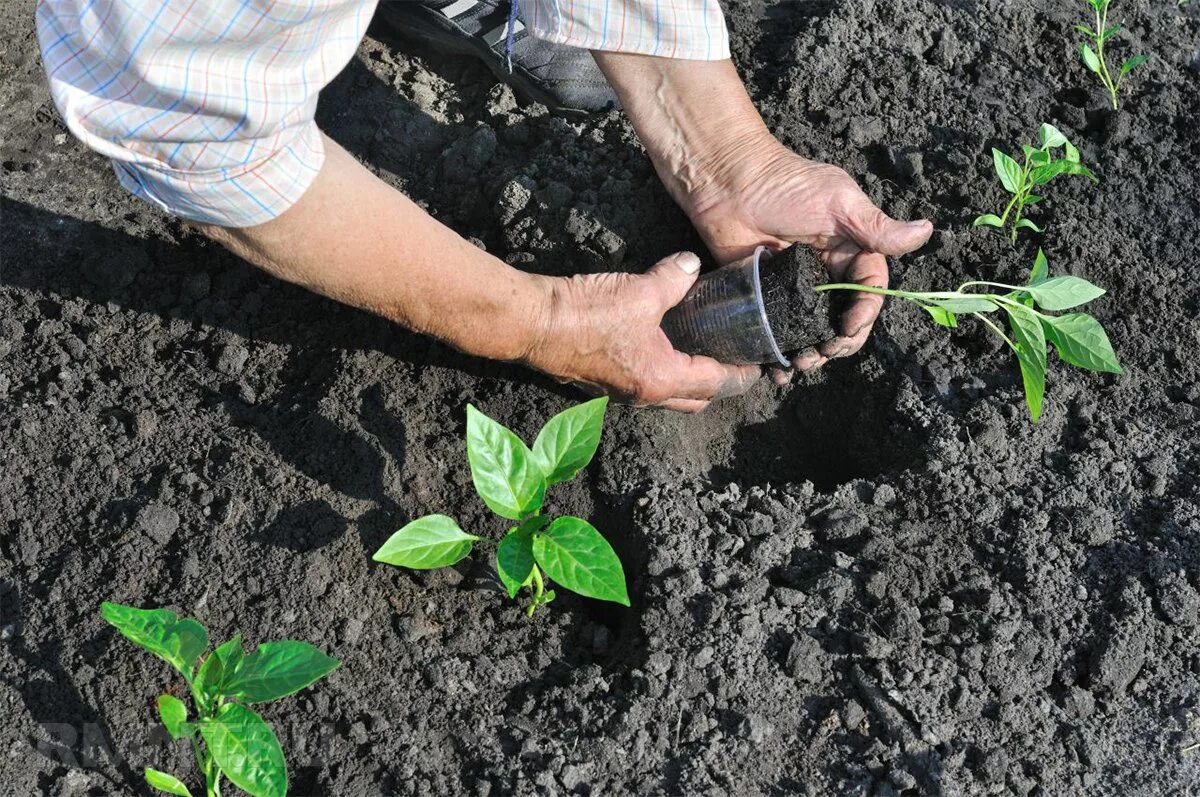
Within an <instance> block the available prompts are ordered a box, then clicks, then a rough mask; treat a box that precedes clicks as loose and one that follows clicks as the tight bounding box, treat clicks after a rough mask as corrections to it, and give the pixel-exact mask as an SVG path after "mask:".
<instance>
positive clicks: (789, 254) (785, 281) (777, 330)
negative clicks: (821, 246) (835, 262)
mask: <svg viewBox="0 0 1200 797" xmlns="http://www.w3.org/2000/svg"><path fill="white" fill-rule="evenodd" d="M759 274H760V281H761V284H762V294H763V304H764V305H765V306H766V308H767V321H768V322H770V325H771V334H772V335H774V336H775V344H776V345H777V346H779V348H780V350H781V351H783V352H785V353H790V352H795V351H800V350H802V349H807V348H809V347H811V346H815V345H817V344H818V343H822V342H824V341H826V340H829V339H830V338H832V337H833V336H834V334H835V333H834V329H835V328H836V324H837V318H836V316H835V314H834V313H833V311H832V310H831V309H830V301H829V297H828V295H827V294H824V293H816V292H814V291H813V288H814V287H815V286H817V285H820V284H821V283H823V282H828V281H829V277H828V275H827V274H826V273H825V269H824V267H822V265H821V262H820V261H819V260H818V259H817V258H816V256H815V255H814V254H813V251H812V249H810V248H809V247H807V246H803V245H801V244H797V245H795V246H789V247H788V248H787V249H784V250H783V251H782V252H778V253H777V254H775V255H774V256H773V257H771V258H768V259H767V260H764V261H763V262H762V263H760V264H759Z"/></svg>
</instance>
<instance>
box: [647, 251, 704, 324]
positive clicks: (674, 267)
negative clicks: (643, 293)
mask: <svg viewBox="0 0 1200 797" xmlns="http://www.w3.org/2000/svg"><path fill="white" fill-rule="evenodd" d="M699 273H700V258H698V257H696V256H695V255H694V254H692V253H691V252H676V253H675V254H673V255H667V256H666V257H664V258H663V259H662V260H660V261H658V262H657V263H655V264H654V265H653V266H651V267H650V268H649V270H648V271H646V278H647V279H649V280H652V282H653V285H654V291H655V295H656V296H657V298H658V301H659V306H660V308H661V309H662V311H663V312H664V313H665V312H666V311H668V310H670V309H671V308H672V307H674V306H675V305H677V304H679V303H680V302H681V301H683V297H684V296H686V295H687V292H688V289H689V288H691V287H692V285H693V283H695V282H696V275H697V274H699Z"/></svg>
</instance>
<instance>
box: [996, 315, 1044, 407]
mask: <svg viewBox="0 0 1200 797" xmlns="http://www.w3.org/2000/svg"><path fill="white" fill-rule="evenodd" d="M1005 309H1006V310H1007V311H1008V321H1009V326H1010V327H1012V331H1013V342H1014V343H1016V345H1017V362H1018V363H1020V365H1021V381H1022V382H1023V383H1024V385H1025V403H1026V404H1027V405H1028V406H1029V415H1030V417H1031V418H1033V422H1034V423H1037V420H1038V418H1040V417H1041V416H1042V400H1043V399H1044V398H1045V395H1046V336H1045V333H1043V332H1042V325H1041V323H1039V321H1038V318H1037V316H1035V315H1034V314H1033V311H1031V310H1029V309H1028V308H1026V307H1014V306H1012V305H1005Z"/></svg>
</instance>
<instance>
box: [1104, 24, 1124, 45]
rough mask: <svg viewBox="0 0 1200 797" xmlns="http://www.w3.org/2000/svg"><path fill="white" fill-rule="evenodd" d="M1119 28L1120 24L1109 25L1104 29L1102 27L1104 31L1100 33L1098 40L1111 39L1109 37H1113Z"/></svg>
mask: <svg viewBox="0 0 1200 797" xmlns="http://www.w3.org/2000/svg"><path fill="white" fill-rule="evenodd" d="M1120 29H1121V26H1120V25H1110V26H1108V27H1107V28H1105V29H1104V32H1103V33H1101V34H1100V41H1108V40H1109V39H1111V38H1112V37H1113V36H1114V35H1115V34H1116V32H1117V31H1119V30H1120Z"/></svg>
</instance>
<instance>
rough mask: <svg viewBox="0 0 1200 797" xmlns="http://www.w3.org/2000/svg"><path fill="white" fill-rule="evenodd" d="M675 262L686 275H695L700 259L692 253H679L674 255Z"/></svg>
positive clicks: (698, 268)
mask: <svg viewBox="0 0 1200 797" xmlns="http://www.w3.org/2000/svg"><path fill="white" fill-rule="evenodd" d="M675 262H676V263H678V264H679V267H680V268H681V269H683V270H684V272H685V273H687V274H695V273H696V272H698V271H699V270H700V258H698V257H696V255H695V254H694V253H692V252H680V253H679V254H677V255H675Z"/></svg>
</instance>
